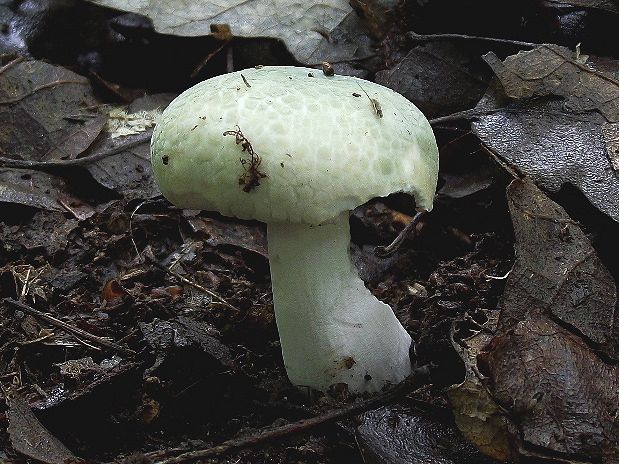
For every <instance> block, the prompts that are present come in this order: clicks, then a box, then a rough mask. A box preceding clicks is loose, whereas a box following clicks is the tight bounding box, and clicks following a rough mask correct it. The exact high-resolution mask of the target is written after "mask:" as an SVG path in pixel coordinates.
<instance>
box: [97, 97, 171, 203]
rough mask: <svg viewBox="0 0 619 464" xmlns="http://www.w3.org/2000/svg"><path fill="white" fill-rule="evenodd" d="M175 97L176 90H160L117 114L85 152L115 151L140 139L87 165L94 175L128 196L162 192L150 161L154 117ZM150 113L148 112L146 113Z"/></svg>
mask: <svg viewBox="0 0 619 464" xmlns="http://www.w3.org/2000/svg"><path fill="white" fill-rule="evenodd" d="M172 99H173V95H172V94H156V95H148V96H146V97H142V98H138V99H137V100H135V101H134V102H133V103H132V104H131V105H129V107H128V108H127V109H126V110H125V111H124V112H123V113H122V114H124V116H121V115H120V113H118V111H116V112H115V113H113V114H116V116H114V117H112V118H111V119H112V121H113V122H114V123H113V124H111V125H110V126H109V127H108V128H107V130H106V131H105V132H104V133H103V134H102V137H100V139H99V140H97V142H96V143H94V144H93V145H92V146H91V148H90V149H89V150H88V151H87V152H86V153H85V155H88V154H91V153H97V152H101V151H114V150H115V148H116V147H119V146H122V145H123V144H129V143H131V142H132V141H138V142H140V143H137V144H135V145H134V146H132V147H131V148H128V149H125V150H122V151H120V152H119V153H117V154H115V155H114V156H108V157H106V158H104V159H102V160H99V161H97V162H96V163H91V164H88V165H86V169H88V171H89V172H90V173H91V174H92V176H93V178H94V179H95V180H96V181H97V182H99V183H100V184H101V185H103V186H104V187H107V188H109V189H111V190H114V191H115V192H117V193H118V194H120V195H122V196H123V197H125V199H126V200H133V199H141V200H146V199H149V198H153V197H155V196H157V195H160V194H161V193H160V191H159V188H158V187H157V184H156V182H155V178H154V176H153V173H152V168H151V164H150V134H151V133H152V126H153V125H154V117H155V115H156V114H158V113H160V112H161V111H162V110H163V109H164V108H165V107H166V106H167V105H168V104H169V103H170V101H171V100H172ZM145 115H146V116H145Z"/></svg>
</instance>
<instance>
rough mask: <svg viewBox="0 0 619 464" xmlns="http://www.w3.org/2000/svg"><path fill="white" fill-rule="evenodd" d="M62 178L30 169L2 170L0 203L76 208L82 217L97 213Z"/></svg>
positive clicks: (50, 207) (51, 209)
mask: <svg viewBox="0 0 619 464" xmlns="http://www.w3.org/2000/svg"><path fill="white" fill-rule="evenodd" d="M66 190H67V186H66V183H65V182H64V181H63V180H62V179H60V178H59V177H55V176H53V175H51V174H47V173H44V172H40V171H32V170H28V169H0V202H7V203H18V204H22V205H27V206H33V207H35V208H40V209H46V210H50V211H68V210H71V211H73V212H74V213H75V214H76V215H77V216H78V217H79V218H80V219H85V218H87V217H89V216H92V214H94V211H93V210H92V208H91V207H90V206H88V205H86V204H84V203H83V202H82V201H80V200H79V199H77V198H75V197H73V196H71V195H70V194H68V193H66Z"/></svg>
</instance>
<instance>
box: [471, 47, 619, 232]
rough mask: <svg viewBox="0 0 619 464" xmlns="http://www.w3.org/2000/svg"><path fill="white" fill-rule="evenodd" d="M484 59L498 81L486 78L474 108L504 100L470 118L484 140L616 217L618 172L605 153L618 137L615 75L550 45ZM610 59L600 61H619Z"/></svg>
mask: <svg viewBox="0 0 619 464" xmlns="http://www.w3.org/2000/svg"><path fill="white" fill-rule="evenodd" d="M485 59H486V60H487V61H488V62H489V64H490V65H491V66H492V68H493V70H494V71H495V73H496V74H497V76H498V78H499V80H500V84H501V85H500V86H497V85H491V86H490V89H489V91H488V92H487V94H486V95H485V97H484V98H483V99H482V101H481V102H480V104H479V105H478V108H480V109H485V108H489V107H497V106H504V105H505V104H506V103H507V104H508V106H507V107H506V108H505V109H504V110H501V111H497V112H494V113H492V114H487V115H484V116H480V117H479V119H478V121H476V122H474V123H473V130H474V131H475V133H476V134H477V135H478V137H479V138H480V139H481V140H482V142H483V143H484V144H485V145H486V146H488V147H490V148H491V149H492V150H494V151H495V152H496V153H498V154H499V155H500V156H502V157H503V158H505V159H506V160H507V161H508V162H510V163H512V164H514V165H515V166H516V167H518V169H520V170H521V171H522V172H524V173H526V174H527V175H528V176H530V177H531V179H533V181H535V183H536V184H538V185H540V186H541V187H543V188H545V189H547V190H549V191H552V192H556V191H558V190H559V189H560V188H561V187H562V186H563V185H564V184H566V183H570V184H572V185H574V186H576V187H577V188H578V189H579V190H581V191H582V192H583V193H584V194H585V196H586V197H587V198H588V200H589V201H590V202H591V203H592V204H593V205H594V206H595V207H596V208H598V209H599V210H600V211H602V212H603V213H605V214H607V215H608V216H610V217H611V218H613V219H614V220H615V221H619V202H617V201H616V199H617V198H619V176H618V175H617V172H615V171H614V170H613V166H612V164H611V161H610V160H612V159H613V156H615V152H614V151H613V150H614V149H616V142H614V141H616V139H617V137H619V135H618V134H617V124H616V121H619V82H618V81H617V80H616V79H615V78H614V77H613V76H612V75H611V74H610V73H607V72H602V71H595V70H594V69H593V68H594V67H595V60H594V59H590V60H589V61H590V62H591V63H590V66H591V67H589V66H588V65H586V64H582V63H580V62H578V61H577V60H576V57H575V56H574V53H573V52H571V51H569V50H568V49H565V48H562V47H559V46H554V45H544V46H542V47H539V48H537V49H535V50H532V51H528V52H520V53H518V54H517V55H513V56H511V57H508V58H507V59H506V60H505V61H504V62H500V61H499V60H498V58H496V56H494V55H493V54H489V55H486V56H485ZM611 62H612V60H605V61H604V69H614V70H617V69H619V64H618V63H617V62H616V61H614V62H612V63H611ZM611 65H612V66H611ZM500 87H502V89H501V88H500ZM503 89H504V90H503ZM510 103H511V104H510Z"/></svg>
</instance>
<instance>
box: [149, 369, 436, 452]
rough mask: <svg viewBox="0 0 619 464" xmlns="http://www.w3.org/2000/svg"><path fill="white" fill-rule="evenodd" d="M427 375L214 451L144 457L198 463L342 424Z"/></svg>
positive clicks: (423, 371) (413, 386)
mask: <svg viewBox="0 0 619 464" xmlns="http://www.w3.org/2000/svg"><path fill="white" fill-rule="evenodd" d="M427 376H428V370H427V368H423V367H422V368H420V369H417V370H415V371H413V374H412V375H411V376H410V377H409V378H408V379H406V380H405V381H404V382H402V383H400V384H398V385H396V386H395V387H393V388H392V389H390V390H388V391H386V392H384V393H381V394H379V395H377V396H375V397H373V398H370V399H369V400H366V401H362V402H360V403H357V404H353V405H350V406H346V407H343V408H340V409H334V410H331V411H328V412H326V413H324V414H321V415H319V416H315V417H310V418H309V419H302V420H300V421H297V422H291V423H289V424H286V425H282V426H281V427H276V428H272V429H266V430H264V429H263V430H261V431H259V432H258V433H256V434H255V435H250V436H248V437H243V438H235V439H232V440H228V441H225V442H223V443H222V444H220V445H218V446H214V447H212V448H206V449H201V450H195V451H188V452H184V453H182V454H179V455H178V456H176V457H172V458H168V459H162V460H160V459H161V458H163V457H165V456H169V455H170V453H174V452H178V451H184V449H176V450H175V449H171V450H165V451H155V452H152V453H146V454H145V457H147V458H150V459H152V460H153V461H154V463H155V464H183V463H186V462H189V461H195V460H197V459H205V458H212V457H214V456H221V455H224V454H227V453H230V452H232V451H238V450H241V449H244V448H248V447H252V446H257V445H261V444H263V443H267V442H270V441H273V440H277V439H280V438H282V437H286V436H289V435H293V434H298V433H303V432H308V431H311V430H313V429H315V428H316V427H318V426H321V425H324V424H328V423H330V422H337V421H341V420H343V419H347V418H349V417H352V416H356V415H358V414H362V413H364V412H367V411H371V410H373V409H377V408H380V407H381V406H384V405H385V404H389V403H391V402H393V401H395V400H396V399H398V398H400V397H402V396H404V395H406V394H408V393H410V392H412V391H414V390H416V389H417V388H419V386H421V385H422V384H423V382H424V381H425V380H426V379H427Z"/></svg>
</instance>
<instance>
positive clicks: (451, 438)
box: [357, 406, 494, 464]
mask: <svg viewBox="0 0 619 464" xmlns="http://www.w3.org/2000/svg"><path fill="white" fill-rule="evenodd" d="M433 416H434V415H433V414H423V413H415V412H414V411H411V410H410V409H408V408H406V407H403V406H385V407H383V408H380V409H376V410H373V411H369V412H366V413H365V414H363V415H362V416H361V417H360V420H361V425H360V426H359V427H358V428H357V437H358V440H359V444H360V446H361V450H362V454H363V456H364V457H365V458H366V459H368V461H369V462H373V463H376V464H404V463H416V462H419V463H422V462H427V463H430V462H431V463H433V464H490V463H491V462H494V461H492V460H491V459H490V458H487V457H485V456H483V455H481V454H480V453H479V451H477V450H476V449H475V448H474V447H473V446H471V445H470V444H469V443H468V442H467V441H466V440H464V439H463V438H462V436H461V435H460V433H459V432H458V429H457V428H455V427H454V426H453V425H452V424H449V423H444V422H442V421H440V420H438V419H436V418H435V417H433Z"/></svg>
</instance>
